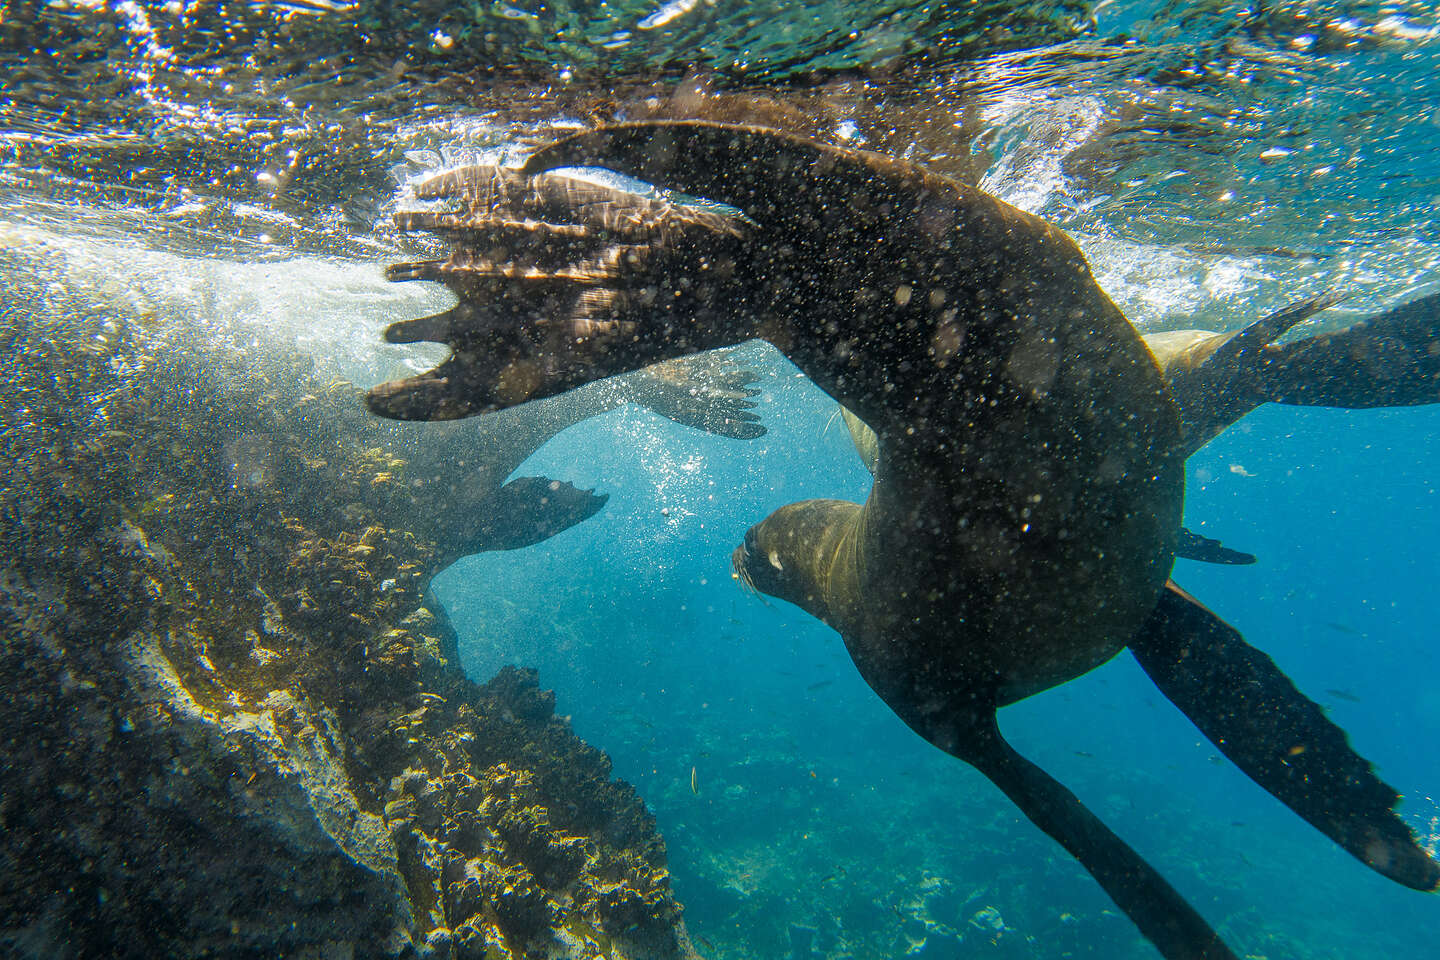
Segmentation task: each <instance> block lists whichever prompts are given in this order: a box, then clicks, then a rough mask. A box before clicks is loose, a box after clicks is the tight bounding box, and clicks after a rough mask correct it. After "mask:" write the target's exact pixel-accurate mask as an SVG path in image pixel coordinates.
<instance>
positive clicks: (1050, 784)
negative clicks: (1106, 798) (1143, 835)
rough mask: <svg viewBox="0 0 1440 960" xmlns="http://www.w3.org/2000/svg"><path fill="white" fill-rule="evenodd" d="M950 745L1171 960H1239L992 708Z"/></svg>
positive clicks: (1183, 900) (1191, 908)
mask: <svg viewBox="0 0 1440 960" xmlns="http://www.w3.org/2000/svg"><path fill="white" fill-rule="evenodd" d="M959 737H960V743H959V745H958V746H957V747H956V748H955V749H952V750H950V751H948V752H950V753H953V754H954V755H955V756H958V757H960V758H961V759H962V760H965V761H966V762H967V763H969V764H971V765H972V766H974V767H975V768H976V769H977V770H979V771H980V772H981V773H983V774H985V776H986V777H987V778H988V779H989V780H990V782H991V783H993V784H995V786H997V787H999V788H1000V789H1001V790H1003V791H1004V792H1005V795H1006V796H1007V797H1009V798H1010V799H1011V801H1013V802H1014V804H1015V805H1016V806H1017V807H1019V808H1020V810H1021V811H1022V812H1023V813H1024V814H1025V816H1026V817H1028V818H1030V822H1031V823H1033V824H1035V826H1037V827H1039V828H1040V829H1041V830H1044V831H1045V832H1046V833H1048V834H1049V835H1050V836H1051V837H1053V838H1054V839H1055V840H1056V842H1058V843H1059V844H1060V845H1061V846H1063V847H1064V848H1065V849H1066V850H1069V851H1070V853H1071V855H1073V856H1074V857H1075V859H1076V860H1079V861H1080V863H1081V865H1082V866H1084V867H1085V869H1086V870H1088V871H1090V875H1091V876H1092V877H1094V878H1095V879H1096V881H1097V882H1098V883H1099V884H1100V886H1102V887H1104V888H1105V892H1106V893H1107V894H1109V895H1110V899H1112V900H1114V901H1115V904H1116V906H1118V907H1119V908H1120V909H1121V910H1124V911H1125V914H1126V916H1128V917H1129V918H1130V919H1131V920H1132V921H1134V923H1135V925H1136V926H1137V927H1139V928H1140V932H1141V933H1143V934H1144V935H1145V936H1146V937H1147V938H1148V939H1149V940H1150V942H1151V943H1153V944H1155V947H1156V949H1158V950H1159V951H1160V954H1161V956H1163V957H1165V958H1166V960H1236V957H1235V954H1234V953H1232V952H1231V950H1230V948H1229V947H1227V946H1226V945H1225V943H1224V942H1223V941H1222V940H1221V939H1220V936H1219V935H1218V934H1217V933H1216V932H1215V931H1214V930H1213V929H1211V928H1210V925H1209V924H1208V923H1206V922H1205V919H1204V918H1203V917H1201V916H1200V914H1199V913H1197V912H1196V911H1195V908H1194V907H1192V906H1190V904H1188V903H1186V902H1185V898H1184V897H1182V896H1180V894H1179V893H1178V892H1177V891H1176V890H1175V888H1174V887H1172V886H1171V885H1170V882H1169V881H1168V880H1166V879H1165V878H1164V877H1162V876H1161V875H1160V872H1159V871H1157V870H1156V869H1155V868H1154V867H1152V866H1150V864H1149V863H1147V862H1146V861H1145V859H1144V858H1143V857H1141V856H1140V854H1138V853H1136V852H1135V850H1134V849H1132V848H1131V847H1130V845H1129V844H1127V843H1126V842H1125V841H1124V840H1121V839H1120V837H1118V836H1117V835H1116V834H1115V832H1114V831H1112V830H1111V829H1110V828H1109V827H1107V826H1106V825H1105V824H1104V823H1103V822H1102V821H1101V820H1100V818H1099V817H1097V816H1095V814H1093V813H1091V812H1090V811H1089V809H1087V808H1086V806H1085V805H1084V804H1083V803H1081V802H1080V800H1079V799H1078V798H1077V797H1076V796H1075V794H1073V793H1071V792H1070V790H1069V789H1067V788H1066V787H1065V786H1064V785H1063V784H1061V783H1060V782H1059V781H1058V780H1056V779H1055V778H1054V777H1052V776H1050V775H1049V774H1048V773H1046V772H1045V771H1044V770H1042V769H1040V768H1039V767H1037V766H1036V765H1035V764H1033V763H1031V762H1030V761H1029V760H1026V759H1025V758H1024V757H1022V756H1021V755H1020V754H1018V753H1016V752H1015V749H1014V748H1013V747H1011V746H1010V744H1009V743H1007V742H1006V741H1005V738H1004V737H1003V736H1001V735H1000V728H999V725H998V724H997V723H996V722H995V714H994V713H993V712H992V713H989V714H988V715H985V716H980V717H976V718H975V721H974V723H973V724H972V725H970V726H968V727H967V728H966V729H965V730H963V731H961V732H960V734H959Z"/></svg>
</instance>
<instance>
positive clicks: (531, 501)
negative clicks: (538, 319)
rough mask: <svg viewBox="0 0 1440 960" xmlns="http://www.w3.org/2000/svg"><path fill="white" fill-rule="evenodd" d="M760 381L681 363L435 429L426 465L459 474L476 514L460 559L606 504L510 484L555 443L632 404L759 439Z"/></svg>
mask: <svg viewBox="0 0 1440 960" xmlns="http://www.w3.org/2000/svg"><path fill="white" fill-rule="evenodd" d="M757 379H758V375H757V374H755V373H754V372H753V371H752V370H749V369H746V368H743V367H740V366H738V365H736V364H735V363H733V362H732V361H731V360H730V359H729V351H723V352H715V353H708V354H702V355H698V356H694V357H681V358H679V359H676V360H668V361H665V362H663V363H657V364H654V365H652V366H649V367H646V368H644V369H642V370H637V371H635V372H634V373H631V374H627V375H626V376H623V377H613V378H611V379H609V380H605V381H601V382H598V383H592V384H587V385H585V386H583V387H580V388H578V389H576V390H571V391H570V392H569V393H565V394H561V395H559V396H554V397H548V398H546V399H544V400H540V401H537V402H535V403H531V404H526V405H525V406H524V407H516V408H510V409H507V410H503V411H497V412H496V413H495V414H494V415H493V416H489V417H483V418H480V419H478V420H471V421H468V422H465V423H455V424H446V425H444V426H441V425H438V424H437V425H432V426H429V427H427V428H425V434H424V436H423V437H416V438H414V440H415V442H417V443H425V444H426V445H427V446H428V447H430V448H431V449H430V454H431V456H432V458H442V457H443V458H444V459H445V460H447V461H448V462H450V463H452V464H456V465H457V466H458V465H461V464H463V465H464V469H463V471H458V474H459V475H460V476H463V477H464V480H463V483H464V484H465V485H466V487H467V489H466V490H465V491H464V495H463V496H457V497H456V500H457V501H460V502H464V503H469V504H473V505H475V507H474V509H473V516H472V517H471V519H470V523H471V528H472V530H473V534H472V535H471V537H470V538H469V540H468V541H467V543H466V545H465V546H466V553H467V554H471V553H482V552H485V551H489V550H515V549H518V548H520V547H528V546H532V545H534V544H536V543H540V542H541V541H543V540H548V539H549V538H550V537H553V536H555V535H556V534H558V533H560V532H562V531H564V530H568V529H569V528H570V527H572V526H574V525H575V524H577V523H580V522H582V521H584V520H587V519H589V518H590V517H591V516H593V515H594V514H595V513H596V512H597V511H598V510H599V509H600V508H601V507H603V506H604V505H605V502H606V500H607V499H609V498H608V496H607V495H598V496H597V495H596V494H595V492H594V491H593V490H581V489H579V488H577V487H575V486H574V485H573V484H571V483H569V482H566V481H560V480H552V479H550V478H549V477H540V476H528V477H516V478H514V479H511V480H509V481H508V482H507V481H506V478H507V477H509V476H510V475H511V474H512V473H514V472H515V469H516V468H517V467H519V466H520V465H521V464H522V463H524V462H525V460H526V459H528V458H529V457H530V455H531V454H532V453H534V452H535V451H536V450H539V449H540V448H541V447H542V446H544V445H545V444H546V443H547V442H549V440H550V439H551V438H553V437H554V436H555V435H556V434H558V433H560V432H561V431H562V430H565V429H567V428H569V427H571V426H574V425H575V424H577V423H580V422H581V421H584V420H588V419H590V418H591V417H595V416H599V415H600V414H602V413H604V412H606V411H608V410H613V409H615V408H616V407H619V406H621V405H623V404H626V403H636V404H639V405H641V406H644V407H646V408H648V409H649V410H651V411H653V412H655V413H658V414H660V415H661V416H663V417H666V418H668V419H670V420H673V421H675V422H676V423H680V424H684V425H685V426H689V427H694V428H695V429H697V430H704V431H706V432H707V433H712V434H714V435H716V436H721V437H728V438H731V439H739V440H748V439H754V438H756V437H760V436H763V435H764V434H765V427H764V426H763V425H762V424H761V423H760V422H759V418H758V417H757V416H756V415H755V413H753V412H752V408H753V407H754V406H755V404H754V401H753V400H752V399H750V398H752V397H754V396H755V395H756V394H757V393H758V392H759V391H757V390H755V389H753V388H752V387H751V386H750V384H752V383H754V382H755V381H756V380H757ZM437 446H438V447H439V449H436V448H437Z"/></svg>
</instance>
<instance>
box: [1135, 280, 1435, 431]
mask: <svg viewBox="0 0 1440 960" xmlns="http://www.w3.org/2000/svg"><path fill="white" fill-rule="evenodd" d="M1339 300H1340V298H1339V297H1338V296H1335V295H1333V294H1327V295H1322V296H1320V297H1316V298H1313V299H1311V300H1307V301H1305V302H1303V303H1300V304H1297V305H1295V306H1293V307H1290V308H1288V309H1285V310H1281V311H1279V312H1278V313H1275V314H1272V315H1270V316H1267V317H1264V318H1262V319H1260V320H1258V321H1256V322H1255V323H1252V324H1251V325H1250V326H1248V327H1246V328H1244V329H1243V330H1237V331H1233V332H1228V333H1216V332H1214V331H1211V330H1175V331H1168V332H1164V333H1152V334H1148V335H1146V336H1145V338H1144V339H1145V344H1146V346H1148V347H1149V348H1150V351H1151V353H1153V354H1154V355H1155V359H1156V362H1158V363H1159V364H1160V368H1161V370H1162V371H1163V373H1164V375H1165V379H1166V381H1167V382H1168V383H1169V384H1170V387H1171V393H1172V395H1173V396H1174V398H1175V402H1176V404H1177V405H1178V406H1179V408H1180V419H1181V426H1182V429H1183V430H1184V432H1185V436H1186V441H1185V442H1186V447H1187V449H1188V451H1190V452H1193V451H1195V450H1196V449H1199V448H1200V447H1202V446H1204V445H1205V444H1206V443H1208V442H1209V441H1210V440H1211V439H1212V438H1213V437H1214V436H1215V435H1216V434H1217V433H1219V432H1220V431H1221V430H1223V429H1225V428H1226V427H1227V426H1229V425H1230V424H1232V423H1234V422H1235V421H1236V420H1239V419H1240V418H1241V417H1242V416H1244V415H1245V414H1247V413H1249V412H1250V411H1251V410H1253V409H1255V408H1256V407H1258V406H1260V405H1261V404H1263V403H1283V404H1291V405H1295V406H1309V407H1344V408H1347V409H1366V408H1373V407H1407V406H1415V405H1417V404H1427V403H1437V402H1440V294H1432V295H1431V296H1428V297H1421V298H1419V299H1416V300H1411V301H1409V302H1408V303H1404V304H1401V305H1400V306H1398V307H1394V308H1393V309H1390V310H1386V311H1384V312H1383V313H1378V314H1375V315H1373V316H1370V317H1366V318H1364V319H1363V320H1360V321H1358V322H1357V323H1354V324H1351V325H1350V326H1348V327H1346V328H1344V329H1343V330H1338V331H1332V332H1326V333H1318V334H1315V335H1313V336H1308V337H1303V338H1301V339H1298V340H1293V341H1290V342H1287V343H1275V340H1276V339H1277V338H1278V337H1280V336H1281V335H1282V334H1283V333H1285V332H1286V331H1287V330H1289V329H1290V328H1291V327H1293V326H1295V325H1296V324H1298V323H1300V322H1301V321H1302V320H1306V319H1308V318H1310V317H1311V316H1313V315H1314V314H1316V313H1318V312H1319V311H1321V310H1323V309H1325V308H1326V307H1329V306H1331V305H1333V304H1335V303H1337V302H1339Z"/></svg>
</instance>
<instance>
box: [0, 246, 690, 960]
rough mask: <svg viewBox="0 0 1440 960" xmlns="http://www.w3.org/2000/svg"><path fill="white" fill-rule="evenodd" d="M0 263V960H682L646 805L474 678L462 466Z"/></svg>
mask: <svg viewBox="0 0 1440 960" xmlns="http://www.w3.org/2000/svg"><path fill="white" fill-rule="evenodd" d="M3 240H4V243H3V244H0V276H3V284H0V368H3V369H0V375H3V377H4V378H5V380H6V384H7V388H6V389H7V394H6V397H5V399H4V402H3V404H0V455H3V463H4V468H3V471H0V512H3V523H0V536H3V560H0V635H3V638H4V639H3V646H0V677H3V678H4V680H3V684H4V685H3V693H4V696H3V699H0V731H3V734H0V735H3V738H4V742H3V746H0V750H3V755H4V757H5V758H6V762H5V763H4V764H3V765H0V837H3V839H0V856H3V866H0V876H3V877H4V880H3V882H0V952H5V953H6V954H7V955H18V956H44V957H77V958H79V957H101V956H104V957H155V956H166V957H192V956H201V955H204V956H210V957H216V956H219V957H224V956H240V955H247V956H248V955H266V956H286V957H316V958H319V957H326V958H329V957H378V956H436V957H457V958H462V957H463V958H480V957H484V958H486V960H498V958H529V957H547V958H548V957H574V958H590V957H598V956H602V955H603V956H607V957H631V958H656V960H668V958H684V957H691V956H694V952H693V950H692V949H691V947H690V946H689V941H688V938H687V936H686V933H685V930H684V926H683V923H682V921H681V917H680V914H681V908H680V906H679V904H678V903H677V902H676V900H675V898H674V896H673V894H672V892H671V890H670V885H669V875H668V873H667V870H666V863H665V847H664V843H663V841H662V839H661V838H660V836H659V834H658V832H657V830H656V825H655V822H654V819H653V817H652V816H651V815H650V814H649V812H648V811H647V810H646V808H645V806H644V804H643V803H642V802H641V801H640V799H639V797H638V796H637V795H636V794H635V792H634V791H633V789H632V788H631V787H629V786H628V785H627V784H625V783H623V782H620V781H616V780H612V779H611V777H610V772H611V770H610V763H609V760H608V759H607V758H606V757H605V755H604V754H603V753H601V752H600V751H598V750H596V749H594V748H592V747H590V746H587V745H586V744H584V743H583V742H581V741H580V740H579V739H578V738H576V737H575V736H574V734H573V733H572V732H571V730H570V728H569V725H568V723H567V722H566V721H565V720H563V719H561V718H557V717H556V716H555V714H554V699H553V696H552V695H551V694H550V693H548V692H545V691H542V690H541V689H540V687H539V685H538V682H537V678H536V676H535V675H534V673H533V672H528V671H523V670H517V669H514V668H507V669H506V670H504V671H503V672H502V673H501V674H500V675H499V676H497V677H495V678H494V679H493V680H491V681H490V682H489V683H487V684H485V685H483V686H477V685H476V684H474V683H472V682H470V681H469V680H468V679H467V678H466V677H465V676H464V675H463V674H462V673H461V670H460V666H459V660H458V657H457V652H456V638H455V634H454V632H453V631H452V630H451V628H450V626H449V624H448V622H447V620H446V618H445V616H444V613H443V612H442V611H441V610H440V609H439V608H438V607H437V606H436V605H435V604H434V603H433V602H432V601H431V600H429V599H428V595H427V593H426V585H427V582H428V580H429V579H430V577H431V576H432V575H433V574H434V573H436V572H438V570H440V569H441V568H442V567H443V566H444V565H445V564H447V563H449V562H450V561H451V560H453V559H455V558H456V557H458V556H460V555H462V554H463V553H464V552H465V551H466V548H467V546H466V545H467V542H468V541H467V537H468V536H469V535H470V533H471V532H473V531H471V530H469V527H470V526H472V525H473V524H474V523H477V522H483V520H484V518H483V516H478V517H477V516H476V515H475V509H476V507H477V504H472V503H466V502H465V500H464V491H465V490H467V489H469V487H468V486H467V484H466V483H465V482H464V480H465V478H464V477H463V476H460V475H457V474H458V473H460V472H462V471H463V470H464V469H465V468H464V467H463V466H457V465H456V464H455V462H454V461H453V459H452V460H447V459H446V458H445V456H444V455H443V454H444V453H445V452H447V451H448V452H449V453H451V454H453V451H454V444H453V443H451V444H445V443H441V444H437V445H436V446H437V448H438V449H439V450H440V451H441V454H427V453H426V452H425V451H426V448H427V447H426V445H421V444H418V443H416V442H414V438H415V437H417V436H419V435H420V434H418V433H416V432H415V431H414V430H410V429H407V428H402V429H399V430H397V429H395V428H394V427H393V426H392V425H389V424H382V423H379V422H377V421H376V420H374V419H373V418H371V417H370V415H369V414H368V413H366V412H365V411H364V409H363V406H362V405H361V404H360V402H359V400H358V396H357V391H356V389H355V388H353V387H352V386H351V385H350V384H348V383H346V382H344V381H341V380H337V379H334V378H333V376H332V375H331V374H330V373H329V372H328V371H326V370H325V369H323V365H321V364H317V362H316V361H315V360H313V359H312V358H311V357H309V356H307V355H305V354H304V353H303V352H300V351H298V350H296V349H294V348H293V346H291V345H285V344H278V343H272V342H269V341H267V340H265V339H264V338H263V337H262V336H258V335H254V332H253V331H249V332H246V333H245V334H244V335H241V334H240V333H239V332H237V331H236V330H234V329H230V328H227V327H226V321H225V320H224V319H223V318H220V317H203V318H197V317H191V316H181V317H177V316H176V315H175V313H174V309H175V306H174V304H166V303H154V302H147V301H146V300H145V298H144V297H143V296H141V295H139V294H137V293H136V292H135V291H134V289H133V288H131V287H130V286H128V285H127V284H126V283H125V280H124V277H123V274H121V275H119V276H116V277H113V278H110V277H106V276H104V271H99V270H96V269H95V264H93V263H90V264H88V265H86V268H85V269H83V270H82V269H80V268H79V267H74V268H70V269H67V267H66V263H65V256H66V254H65V253H64V252H63V251H62V250H60V249H59V248H58V247H57V246H56V245H55V244H53V243H48V242H46V241H45V239H44V235H43V234H40V233H39V232H33V233H22V232H20V231H19V230H15V231H12V232H9V233H7V234H6V235H5V236H4V238H3ZM122 259H123V254H122ZM446 429H449V428H446ZM457 495H458V496H460V498H461V499H460V501H459V502H457V501H456V499H455V498H456V497H457ZM441 504H443V509H442V508H441V507H440V505H441Z"/></svg>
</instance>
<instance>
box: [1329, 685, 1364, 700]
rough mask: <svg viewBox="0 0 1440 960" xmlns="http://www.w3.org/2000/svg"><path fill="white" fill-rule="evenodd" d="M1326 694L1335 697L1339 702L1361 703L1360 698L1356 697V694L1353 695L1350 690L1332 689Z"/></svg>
mask: <svg viewBox="0 0 1440 960" xmlns="http://www.w3.org/2000/svg"><path fill="white" fill-rule="evenodd" d="M1325 692H1326V693H1328V694H1330V696H1332V697H1334V698H1335V699H1337V700H1349V701H1350V702H1351V703H1359V702H1360V698H1359V697H1357V696H1355V694H1353V693H1351V692H1350V691H1349V690H1337V689H1335V688H1334V687H1331V688H1329V689H1327V690H1326V691H1325Z"/></svg>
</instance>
